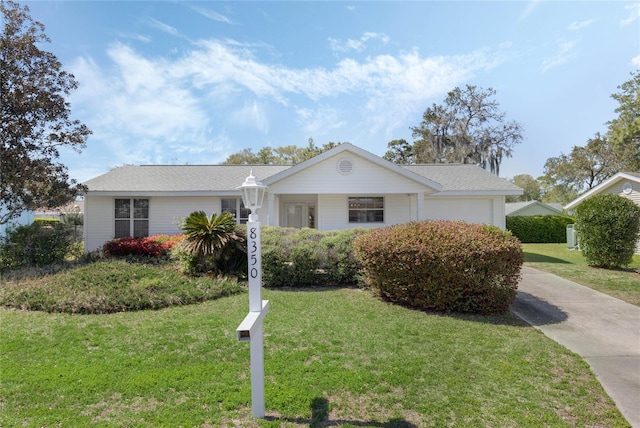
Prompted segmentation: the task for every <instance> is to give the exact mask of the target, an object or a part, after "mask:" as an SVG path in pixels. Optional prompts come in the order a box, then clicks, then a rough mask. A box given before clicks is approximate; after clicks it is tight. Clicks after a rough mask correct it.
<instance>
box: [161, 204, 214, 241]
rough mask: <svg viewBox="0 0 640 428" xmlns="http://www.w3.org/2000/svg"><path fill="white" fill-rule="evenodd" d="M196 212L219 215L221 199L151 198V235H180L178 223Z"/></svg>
mask: <svg viewBox="0 0 640 428" xmlns="http://www.w3.org/2000/svg"><path fill="white" fill-rule="evenodd" d="M194 211H204V212H205V213H207V215H211V214H213V213H214V212H216V213H219V212H220V198H214V197H202V196H190V197H151V198H149V235H160V234H166V235H175V234H176V233H180V232H181V231H180V229H179V228H178V227H177V226H176V223H177V222H179V220H180V219H182V218H185V217H187V216H188V215H189V214H191V213H192V212H194Z"/></svg>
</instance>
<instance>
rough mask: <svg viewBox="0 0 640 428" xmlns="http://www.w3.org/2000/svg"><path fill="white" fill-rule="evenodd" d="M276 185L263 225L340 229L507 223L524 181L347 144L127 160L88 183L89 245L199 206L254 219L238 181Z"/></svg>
mask: <svg viewBox="0 0 640 428" xmlns="http://www.w3.org/2000/svg"><path fill="white" fill-rule="evenodd" d="M251 172H252V173H253V175H254V176H255V177H256V179H257V180H259V181H261V182H262V183H263V184H265V185H266V186H268V188H267V193H266V196H265V198H264V203H263V206H262V208H260V209H259V210H258V213H257V214H258V216H259V220H260V222H261V223H262V224H263V225H271V226H288V227H313V228H317V229H319V230H338V229H346V228H351V227H381V226H388V225H393V224H398V223H405V222H408V221H412V220H426V219H434V220H435V219H448V220H464V221H469V222H474V223H488V224H493V225H495V226H498V227H500V228H503V229H504V227H505V208H504V207H505V196H507V195H520V194H522V192H523V191H522V189H520V188H519V187H517V186H515V185H514V184H512V183H510V182H509V181H507V180H504V179H502V178H499V177H497V176H495V175H494V174H491V173H490V172H488V171H486V170H484V169H482V168H480V167H478V166H475V165H459V164H437V165H396V164H394V163H391V162H389V161H387V160H385V159H382V158H381V157H378V156H376V155H373V154H371V153H369V152H368V151H366V150H363V149H361V148H359V147H356V146H354V145H352V144H349V143H343V144H341V145H339V146H337V147H335V148H333V149H331V150H328V151H326V152H324V153H322V154H320V155H318V156H316V157H314V158H312V159H309V160H307V161H305V162H302V163H300V164H298V165H143V166H132V165H126V166H122V167H119V168H115V169H113V170H111V171H109V172H107V173H106V174H103V175H100V176H98V177H96V178H93V179H91V180H89V181H87V182H85V183H84V184H86V186H87V187H88V192H87V193H86V194H85V198H84V202H85V205H84V215H85V218H84V242H85V250H87V251H92V250H95V249H97V248H100V247H101V246H102V244H103V243H104V242H106V241H108V240H111V239H113V238H117V237H126V236H148V235H155V234H175V233H179V232H180V229H179V223H180V220H181V219H183V218H185V217H186V216H188V215H189V214H190V213H191V212H193V211H205V212H206V213H207V214H208V215H211V213H213V212H218V213H220V212H224V211H227V212H230V213H232V214H233V215H234V216H235V217H236V221H237V222H238V223H244V222H246V221H247V218H248V214H249V213H248V210H246V209H245V208H244V206H243V205H242V198H241V196H240V191H239V190H238V189H237V188H238V186H240V185H241V184H242V183H243V182H244V180H245V179H246V177H247V176H248V175H249V174H250V173H251Z"/></svg>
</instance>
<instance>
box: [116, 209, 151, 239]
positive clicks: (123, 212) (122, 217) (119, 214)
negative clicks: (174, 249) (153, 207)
mask: <svg viewBox="0 0 640 428" xmlns="http://www.w3.org/2000/svg"><path fill="white" fill-rule="evenodd" d="M115 202H116V204H115V226H116V227H115V237H116V238H126V237H129V236H133V237H134V238H140V237H143V236H149V199H116V201H115Z"/></svg>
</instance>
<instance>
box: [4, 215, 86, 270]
mask: <svg viewBox="0 0 640 428" xmlns="http://www.w3.org/2000/svg"><path fill="white" fill-rule="evenodd" d="M73 243H74V233H73V229H71V228H69V227H67V226H66V225H64V224H62V223H60V222H59V221H57V220H56V221H34V222H33V223H32V224H30V225H22V226H18V227H16V228H15V229H8V230H7V232H6V236H5V237H4V238H3V242H2V245H1V248H0V270H10V269H16V268H20V267H24V266H37V267H41V266H47V265H51V264H54V263H61V262H63V261H64V259H65V257H66V255H67V254H68V253H69V252H70V251H71V249H72V245H73Z"/></svg>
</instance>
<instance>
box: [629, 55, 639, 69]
mask: <svg viewBox="0 0 640 428" xmlns="http://www.w3.org/2000/svg"><path fill="white" fill-rule="evenodd" d="M631 64H633V65H634V66H635V67H638V68H640V55H638V56H636V57H633V58H631Z"/></svg>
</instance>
